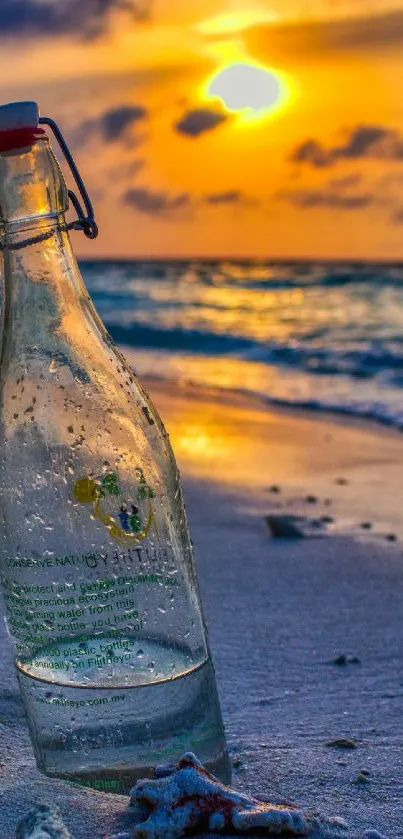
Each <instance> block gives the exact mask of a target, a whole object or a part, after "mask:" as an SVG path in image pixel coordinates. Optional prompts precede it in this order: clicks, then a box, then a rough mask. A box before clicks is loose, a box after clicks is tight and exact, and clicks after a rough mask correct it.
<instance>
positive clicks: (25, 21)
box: [0, 0, 149, 38]
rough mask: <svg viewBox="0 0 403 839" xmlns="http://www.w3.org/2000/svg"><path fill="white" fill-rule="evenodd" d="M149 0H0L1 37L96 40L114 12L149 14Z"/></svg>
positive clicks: (138, 15) (142, 16)
mask: <svg viewBox="0 0 403 839" xmlns="http://www.w3.org/2000/svg"><path fill="white" fill-rule="evenodd" d="M148 7H149V2H148V0H1V15H0V37H2V36H10V35H11V36H17V37H20V36H21V35H45V36H46V35H59V34H64V33H75V34H77V35H80V36H84V37H87V38H88V37H96V36H97V35H99V34H100V33H101V32H103V31H104V30H105V29H106V28H107V26H108V23H109V19H110V16H111V14H112V12H114V11H125V12H128V13H129V15H130V16H132V17H133V18H135V19H140V18H143V19H144V18H145V17H147V15H148Z"/></svg>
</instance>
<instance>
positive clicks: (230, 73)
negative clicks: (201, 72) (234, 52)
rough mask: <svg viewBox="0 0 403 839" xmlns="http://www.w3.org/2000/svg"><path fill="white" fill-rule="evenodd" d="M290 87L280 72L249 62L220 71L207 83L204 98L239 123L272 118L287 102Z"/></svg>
mask: <svg viewBox="0 0 403 839" xmlns="http://www.w3.org/2000/svg"><path fill="white" fill-rule="evenodd" d="M290 95H291V91H290V86H289V84H288V83H287V81H286V79H285V76H284V74H283V73H281V72H280V71H277V70H273V69H271V68H268V67H263V66H262V65H259V64H256V63H254V62H249V61H237V62H233V63H231V64H229V65H227V66H226V67H222V68H220V69H219V70H218V71H217V72H216V73H215V74H214V75H213V76H212V77H211V78H210V79H209V80H208V82H207V86H206V88H205V96H206V98H210V99H219V100H220V102H221V104H222V105H223V106H224V108H225V110H226V111H229V112H230V113H239V114H240V115H241V116H242V119H243V120H246V121H251V120H253V121H256V120H259V119H265V118H266V117H268V116H273V115H274V114H277V113H278V112H279V111H281V110H282V109H283V108H284V107H285V106H286V105H287V104H288V103H289V101H290Z"/></svg>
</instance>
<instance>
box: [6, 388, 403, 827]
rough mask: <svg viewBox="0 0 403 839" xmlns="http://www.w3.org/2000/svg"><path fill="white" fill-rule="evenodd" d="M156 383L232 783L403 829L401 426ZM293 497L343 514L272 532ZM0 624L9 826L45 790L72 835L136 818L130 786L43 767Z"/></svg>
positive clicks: (293, 507) (299, 507) (314, 512)
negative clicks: (179, 486)
mask: <svg viewBox="0 0 403 839" xmlns="http://www.w3.org/2000/svg"><path fill="white" fill-rule="evenodd" d="M148 386H149V390H150V391H152V393H153V396H154V399H155V402H156V404H157V405H158V407H159V409H160V411H161V414H162V415H163V417H164V420H165V423H166V425H167V428H168V430H169V431H170V433H171V438H172V442H173V444H174V447H175V451H176V453H177V456H178V460H179V463H180V466H181V472H182V477H183V484H184V489H185V498H186V503H187V510H188V515H189V520H190V525H191V530H192V535H193V539H194V541H195V545H196V552H197V567H198V574H199V580H200V585H201V591H202V596H203V604H204V609H205V614H206V620H207V624H208V627H209V633H210V640H211V646H212V650H213V655H214V660H215V664H216V671H217V679H218V685H219V691H220V697H221V702H222V707H223V713H224V719H225V724H226V729H227V736H228V744H229V748H230V751H231V755H232V758H233V761H234V765H235V768H234V784H235V785H236V786H237V788H239V789H240V790H244V791H248V792H252V793H258V792H259V793H262V794H264V795H266V796H269V797H271V798H272V799H274V800H277V801H291V802H294V803H296V804H299V805H301V807H304V808H307V807H311V806H312V807H315V808H318V809H320V810H321V811H322V812H323V813H324V814H325V815H327V816H335V815H337V816H340V817H342V818H344V819H346V820H347V822H348V823H349V825H350V826H351V834H350V835H352V836H353V835H355V836H362V834H363V833H364V831H365V830H370V829H372V830H377V831H379V832H380V833H381V834H383V835H384V836H385V837H387V839H397V837H403V747H402V746H403V733H402V731H403V728H402V719H403V605H402V591H403V548H402V546H401V544H400V542H399V541H397V542H389V541H387V539H386V537H387V535H388V534H392V533H394V534H396V535H397V536H400V535H401V534H402V535H403V526H402V522H401V521H400V515H399V513H400V499H401V498H402V497H403V493H402V482H403V479H402V478H401V474H402V468H401V464H402V454H403V452H402V444H403V439H402V437H401V435H399V433H398V432H392V431H387V430H385V429H382V428H378V427H376V426H373V425H370V424H366V425H361V424H359V423H357V422H347V421H341V420H338V419H337V420H335V419H334V418H330V417H323V416H319V415H315V414H311V415H309V414H304V413H296V412H295V413H294V412H285V411H280V410H278V411H277V410H273V409H268V408H266V407H263V406H262V405H261V404H259V403H258V402H254V401H253V400H249V399H246V398H244V397H238V396H230V395H223V394H216V393H201V392H200V391H197V390H196V389H192V388H190V389H186V390H177V389H175V388H173V387H169V388H168V387H167V386H165V385H162V384H159V383H157V382H149V383H148ZM341 479H342V483H340V480H341ZM346 481H347V483H345V482H346ZM336 482H337V483H336ZM273 486H275V487H278V488H279V489H280V492H271V491H269V488H271V487H273ZM308 495H310V496H312V495H313V496H314V497H315V498H317V499H318V500H317V501H316V502H312V501H310V502H308V501H307V500H306V498H307V496H308ZM329 502H331V503H329ZM284 512H287V513H298V514H303V515H308V516H310V517H316V518H318V517H320V516H322V515H324V514H328V515H329V516H330V517H332V518H334V519H335V523H334V524H330V525H328V527H327V529H326V530H325V528H324V529H323V531H322V530H318V538H309V539H301V540H282V539H278V540H275V539H272V538H271V537H270V534H269V530H268V527H267V524H266V523H265V521H264V515H266V514H269V513H272V514H275V515H279V514H283V513H284ZM366 521H370V522H372V523H373V531H372V532H368V531H364V530H362V529H361V527H360V524H362V523H364V522H366ZM1 631H2V643H1V646H0V668H1V673H2V687H1V689H0V743H1V752H0V839H14V834H13V831H14V829H15V824H16V822H17V820H18V817H19V815H20V814H21V813H23V812H25V811H26V809H27V808H28V807H29V805H30V804H31V803H32V802H33V801H35V800H37V799H40V800H42V801H47V802H51V803H56V802H58V803H59V805H60V808H61V810H62V812H63V814H64V816H65V820H66V823H67V824H68V826H69V828H70V829H71V830H72V832H73V833H74V837H75V839H102V837H107V836H110V835H111V834H113V833H117V832H118V831H119V830H123V829H125V827H126V824H127V822H126V821H125V816H124V814H125V808H126V804H127V800H126V799H124V798H120V797H115V796H107V795H104V794H102V793H95V792H92V791H89V790H77V789H76V788H74V787H72V786H70V785H68V784H66V783H64V782H59V781H50V780H48V779H46V778H43V777H42V776H41V775H39V773H38V772H37V770H36V768H35V766H34V762H33V758H32V753H31V748H30V744H29V738H28V734H27V728H26V723H25V720H24V717H23V713H22V706H21V703H20V699H19V695H18V688H17V684H16V680H15V676H14V672H13V666H12V654H11V647H10V645H9V642H8V640H7V638H6V634H5V630H4V629H3V628H2V630H1ZM340 656H345V657H346V659H345V660H346V662H347V663H344V664H343V663H336V662H337V661H341V662H343V661H344V659H343V658H341V659H340V658H339V657H340ZM357 659H358V660H357ZM340 738H349V739H351V740H353V741H354V743H355V745H356V747H355V748H347V749H346V748H340V747H337V746H329V745H327V744H328V743H329V742H330V741H335V740H338V739H340ZM367 773H368V774H367Z"/></svg>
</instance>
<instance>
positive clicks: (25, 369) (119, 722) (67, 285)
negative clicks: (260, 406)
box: [0, 104, 229, 792]
mask: <svg viewBox="0 0 403 839" xmlns="http://www.w3.org/2000/svg"><path fill="white" fill-rule="evenodd" d="M30 107H31V111H30V115H29V116H28V110H29V109H28V105H27V104H17V105H13V106H8V110H7V107H4V106H3V108H0V230H1V229H2V243H3V244H2V247H3V269H4V270H3V273H4V306H3V322H4V329H3V342H2V354H1V365H0V379H1V402H0V492H1V498H2V505H1V521H0V524H1V535H2V544H1V548H2V555H1V576H2V589H3V594H4V599H5V604H6V614H7V624H8V629H9V632H10V634H11V636H12V638H13V639H14V642H15V648H16V667H17V673H18V678H19V683H20V687H21V692H22V696H23V700H24V704H25V708H26V712H27V716H28V721H29V727H30V732H31V738H32V742H33V747H34V751H35V757H36V761H37V764H38V767H39V769H41V770H42V771H43V772H44V773H45V774H47V775H51V776H57V777H63V778H67V779H71V780H75V781H76V782H78V783H82V784H84V785H89V786H93V787H96V788H99V789H105V790H110V791H112V792H124V791H127V790H128V789H129V788H130V786H131V785H132V783H133V782H134V781H135V780H136V779H137V778H139V777H144V776H147V775H150V774H152V772H153V769H154V767H155V765H156V764H158V763H164V762H170V761H172V760H175V759H176V758H177V757H178V756H179V755H181V754H182V753H183V752H184V751H187V750H191V751H194V752H196V754H197V755H198V756H199V757H200V759H201V760H202V761H203V762H204V763H205V764H206V766H208V767H209V768H210V769H212V770H213V771H214V772H215V773H216V774H217V775H219V776H220V777H221V778H222V779H224V780H225V779H226V780H228V779H229V763H228V758H227V752H226V745H225V738H224V732H223V725H222V719H221V712H220V707H219V702H218V698H217V690H216V683H215V676H214V670H213V666H212V663H211V657H210V652H209V647H208V641H207V637H206V630H205V625H204V621H203V616H202V610H201V604H200V597H199V592H198V586H197V580H196V574H195V568H194V561H193V556H192V548H191V543H190V539H189V533H188V528H187V523H186V517H185V511H184V506H183V501H182V494H181V488H180V482H179V475H178V470H177V466H176V463H175V459H174V456H173V453H172V449H171V446H170V443H169V439H168V436H167V434H166V432H165V430H164V427H163V425H162V423H161V420H160V418H159V416H158V414H157V412H156V410H155V408H154V406H153V405H152V403H151V401H150V399H149V397H148V396H147V394H146V392H145V391H144V389H143V388H142V386H141V385H140V383H139V381H138V380H137V378H136V377H135V375H134V374H133V371H132V369H131V368H130V367H129V366H128V364H127V362H126V361H125V359H124V358H123V356H122V355H121V354H120V353H119V351H118V350H117V349H116V347H115V346H114V345H113V343H112V341H111V338H110V337H109V335H108V334H107V332H106V330H105V327H104V325H103V323H102V322H101V320H100V318H99V316H98V315H97V313H96V311H95V309H94V306H93V304H92V302H91V300H90V297H89V295H88V293H87V291H86V288H85V286H84V283H83V280H82V277H81V274H80V271H79V268H78V266H77V263H76V260H75V258H74V255H73V251H72V248H71V244H70V239H69V233H68V230H67V229H66V228H67V225H66V219H65V212H66V210H67V207H68V203H69V202H68V193H67V189H66V185H65V182H64V179H63V175H62V173H61V171H60V168H59V165H58V163H57V161H56V158H55V156H54V154H53V152H52V150H51V147H50V144H49V140H48V137H47V135H46V134H45V133H44V132H43V131H42V130H41V129H40V128H39V129H38V127H37V124H36V125H30V126H27V125H26V123H27V122H29V123H32V106H30ZM24 108H25V110H24ZM13 109H14V110H13ZM3 114H4V115H5V116H4V119H3ZM10 114H11V116H10ZM13 114H14V116H13ZM6 117H7V119H6ZM4 120H5V123H6V128H7V131H8V133H7V132H6V131H5V130H4ZM13 120H14V122H13ZM24 120H25V122H24ZM10 122H11V126H10ZM21 126H22V127H21ZM10 127H11V129H12V130H10ZM28 128H29V130H30V134H29V132H28ZM14 129H16V130H14ZM24 130H25V131H26V134H25V135H24ZM17 135H18V138H19V139H18V143H17V139H16V138H17ZM24 143H25V145H24ZM16 144H17V147H16ZM74 206H76V203H75V204H74Z"/></svg>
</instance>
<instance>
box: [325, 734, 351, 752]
mask: <svg viewBox="0 0 403 839" xmlns="http://www.w3.org/2000/svg"><path fill="white" fill-rule="evenodd" d="M326 745H327V746H329V747H330V748H332V749H356V748H357V741H356V740H352V739H350V738H349V737H338V738H337V739H336V740H329V741H328V743H326Z"/></svg>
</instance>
